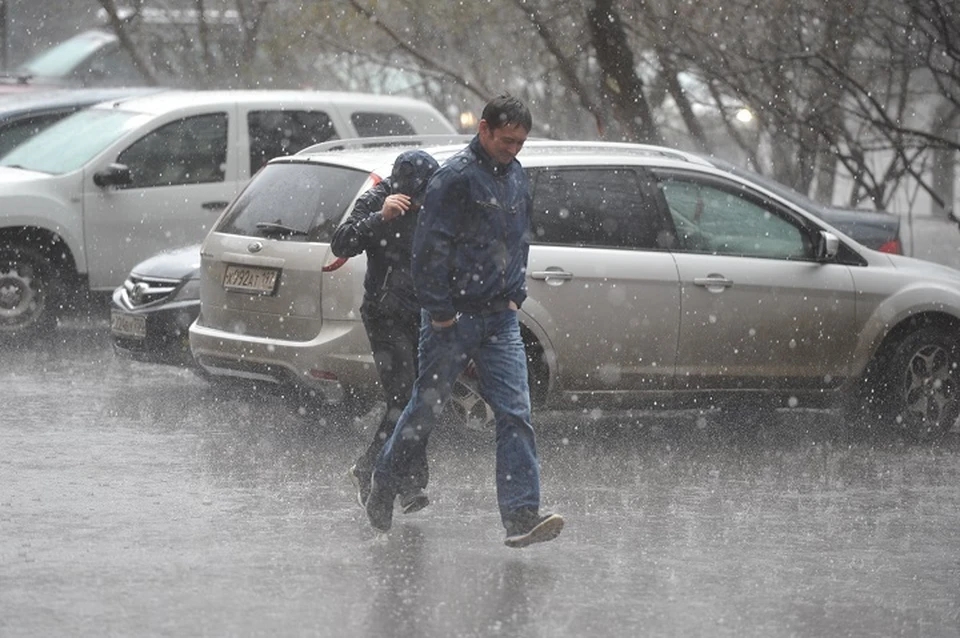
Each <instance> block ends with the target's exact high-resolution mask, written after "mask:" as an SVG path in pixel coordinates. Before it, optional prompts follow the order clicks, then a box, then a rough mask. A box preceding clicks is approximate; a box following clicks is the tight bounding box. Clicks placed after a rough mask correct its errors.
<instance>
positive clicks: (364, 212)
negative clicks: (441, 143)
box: [330, 150, 439, 313]
mask: <svg viewBox="0 0 960 638" xmlns="http://www.w3.org/2000/svg"><path fill="white" fill-rule="evenodd" d="M438 167H439V165H438V164H437V161H436V160H435V159H433V157H432V156H431V155H430V154H429V153H426V152H425V151H420V150H416V151H405V152H403V153H401V154H400V156H399V157H397V160H396V162H394V164H393V170H392V172H391V174H390V177H389V178H387V179H385V180H383V181H381V182H380V183H378V184H377V185H376V186H374V187H373V188H371V189H369V190H368V191H366V192H365V193H363V194H362V195H360V197H359V198H358V199H357V203H356V204H355V205H354V207H353V211H352V212H351V213H350V216H349V217H348V218H347V219H346V220H345V221H344V222H343V223H342V224H340V226H339V227H338V228H337V230H336V231H335V232H334V234H333V240H332V241H331V242H330V248H331V250H333V254H334V255H336V256H337V257H355V256H357V255H359V254H360V253H362V252H366V253H367V275H366V278H365V279H364V282H363V287H364V299H363V302H364V305H365V306H367V307H370V306H376V307H377V308H379V309H380V310H382V311H383V312H387V313H389V312H400V311H406V312H411V313H419V311H420V306H419V304H418V303H417V298H416V293H415V291H414V288H413V278H412V277H411V275H410V268H411V264H410V261H411V259H410V257H411V251H412V246H413V233H414V230H415V228H416V225H417V211H412V210H411V211H408V212H407V213H405V214H403V215H400V216H399V217H396V218H394V219H392V220H390V221H386V220H384V219H383V215H382V214H381V212H380V211H381V210H382V209H383V203H384V201H385V200H386V199H387V196H388V195H392V194H394V193H403V194H405V195H408V196H409V197H410V198H411V199H412V200H413V204H414V206H413V208H418V207H419V204H420V203H421V202H422V201H423V196H424V193H425V192H426V185H427V181H429V179H430V177H431V176H432V175H433V173H434V172H436V170H437V168H438Z"/></svg>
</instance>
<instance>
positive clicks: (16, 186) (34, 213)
mask: <svg viewBox="0 0 960 638" xmlns="http://www.w3.org/2000/svg"><path fill="white" fill-rule="evenodd" d="M12 172H18V173H24V174H25V176H26V178H24V179H19V180H18V179H15V178H14V179H7V178H9V177H11V175H10V173H12ZM82 188H83V186H82V173H80V172H78V173H73V174H68V175H59V176H53V177H51V176H46V175H44V176H38V174H37V173H30V172H29V171H19V169H13V168H5V167H0V201H2V202H3V208H2V209H0V229H4V228H24V227H33V228H42V229H44V230H48V231H50V232H53V233H56V234H57V235H59V236H60V237H61V238H62V239H63V241H64V243H66V245H67V248H69V249H70V252H71V254H72V255H73V259H74V263H75V265H76V269H77V272H78V273H81V274H84V273H86V272H87V255H86V251H85V249H84V243H83V204H82V202H81V201H80V199H79V198H77V197H75V196H71V195H70V194H71V193H74V194H75V193H79V192H80V191H81V189H82Z"/></svg>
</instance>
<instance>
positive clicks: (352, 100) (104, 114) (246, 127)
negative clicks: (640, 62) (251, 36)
mask: <svg viewBox="0 0 960 638" xmlns="http://www.w3.org/2000/svg"><path fill="white" fill-rule="evenodd" d="M454 132H455V129H454V128H453V125H452V124H450V123H449V122H448V121H447V120H446V119H444V117H443V116H442V115H441V114H440V113H439V112H438V111H437V110H436V109H435V108H433V107H432V106H430V105H429V104H427V103H425V102H421V101H418V100H414V99H410V98H399V97H388V96H383V95H365V94H355V93H325V92H307V91H165V92H163V93H160V94H157V95H148V96H144V97H138V98H131V99H125V100H118V101H113V102H109V103H105V104H98V105H97V106H94V107H91V108H88V109H85V110H83V111H80V112H78V113H75V114H73V115H71V116H69V117H67V118H65V119H64V120H61V121H60V122H58V123H57V124H55V125H53V126H51V127H50V128H48V129H46V130H45V131H43V132H41V133H39V134H37V135H36V136H34V137H32V138H31V139H30V140H28V141H27V142H25V143H24V144H22V145H20V146H19V147H17V148H16V149H14V150H13V151H12V152H11V153H8V154H7V155H6V156H4V157H3V158H0V290H2V291H3V294H2V295H0V337H2V336H3V334H4V333H6V334H8V335H9V334H13V335H16V336H23V335H27V334H30V333H38V332H42V331H43V330H45V329H48V328H50V327H51V326H53V325H54V324H55V319H56V309H57V308H58V307H59V306H60V305H61V303H64V302H69V300H70V299H71V298H73V297H74V296H76V295H80V294H83V293H85V292H86V291H111V290H113V289H114V288H115V287H116V286H117V285H119V284H120V283H121V282H122V281H123V280H124V278H125V277H126V275H127V273H129V272H130V269H131V268H132V267H133V266H134V265H135V264H137V263H138V262H140V261H141V260H143V259H144V258H146V257H149V256H150V255H153V254H156V253H158V252H160V251H162V250H165V249H169V248H173V247H177V246H183V245H187V244H190V243H193V242H196V241H198V240H199V239H201V238H202V237H203V236H204V235H205V234H206V232H207V230H209V228H210V226H211V225H212V223H213V222H214V221H215V219H216V216H217V215H218V214H219V213H220V212H221V211H222V210H223V208H224V207H226V205H227V204H228V203H229V202H230V200H232V199H233V198H234V197H235V196H236V195H237V193H238V192H239V191H240V189H241V188H242V187H243V186H244V185H245V184H246V182H247V181H248V180H249V178H250V177H251V176H252V175H253V174H254V173H256V171H257V170H259V168H260V167H261V166H262V165H263V164H264V163H265V162H266V161H267V160H269V159H270V158H272V157H276V156H279V155H286V154H290V153H295V152H297V151H298V150H300V149H302V148H304V147H306V146H309V145H312V144H315V143H317V142H321V141H325V140H330V139H337V138H339V137H343V136H347V137H357V136H379V135H397V134H422V133H444V134H450V133H454Z"/></svg>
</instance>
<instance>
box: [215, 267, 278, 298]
mask: <svg viewBox="0 0 960 638" xmlns="http://www.w3.org/2000/svg"><path fill="white" fill-rule="evenodd" d="M279 278H280V271H279V270H277V269H275V268H256V267H253V266H227V269H226V271H225V272H224V273H223V287H224V289H226V290H234V291H237V292H253V293H257V294H259V295H272V294H273V292H274V291H275V290H276V288H277V280H278V279H279Z"/></svg>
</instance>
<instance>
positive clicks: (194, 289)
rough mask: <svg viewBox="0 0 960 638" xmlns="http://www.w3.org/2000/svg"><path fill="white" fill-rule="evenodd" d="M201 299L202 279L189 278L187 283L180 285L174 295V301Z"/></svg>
mask: <svg viewBox="0 0 960 638" xmlns="http://www.w3.org/2000/svg"><path fill="white" fill-rule="evenodd" d="M194 300H196V301H199V300H200V280H199V279H188V280H187V281H186V283H184V284H183V285H182V286H180V289H179V290H178V291H177V292H176V293H175V294H174V295H173V298H172V301H194Z"/></svg>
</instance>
